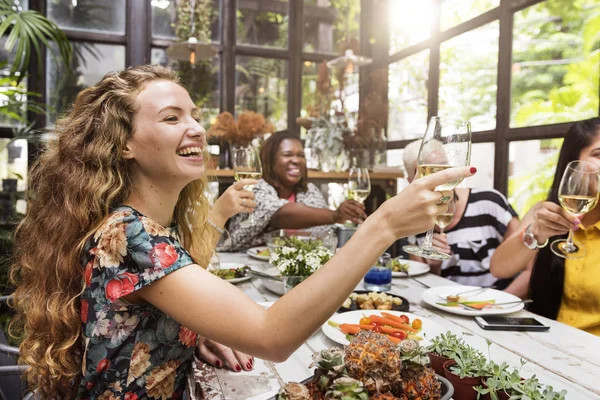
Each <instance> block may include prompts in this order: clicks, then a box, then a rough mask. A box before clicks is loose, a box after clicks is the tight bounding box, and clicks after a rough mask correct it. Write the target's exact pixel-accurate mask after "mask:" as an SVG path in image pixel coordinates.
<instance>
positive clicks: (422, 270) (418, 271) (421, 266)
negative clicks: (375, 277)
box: [392, 258, 431, 278]
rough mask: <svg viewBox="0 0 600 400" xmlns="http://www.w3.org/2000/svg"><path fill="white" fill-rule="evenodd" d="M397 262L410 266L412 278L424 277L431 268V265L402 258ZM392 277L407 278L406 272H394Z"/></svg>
mask: <svg viewBox="0 0 600 400" xmlns="http://www.w3.org/2000/svg"><path fill="white" fill-rule="evenodd" d="M396 260H398V261H400V262H401V263H402V264H408V274H409V275H410V276H417V275H423V274H426V273H428V272H429V270H430V269H431V268H429V265H427V264H425V263H422V262H419V261H413V260H404V259H401V258H397V259H396ZM392 277H394V278H407V276H406V274H405V273H404V272H392Z"/></svg>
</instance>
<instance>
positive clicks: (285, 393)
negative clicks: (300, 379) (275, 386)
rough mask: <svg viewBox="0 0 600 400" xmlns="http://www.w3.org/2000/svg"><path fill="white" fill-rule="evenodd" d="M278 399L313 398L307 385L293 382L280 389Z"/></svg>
mask: <svg viewBox="0 0 600 400" xmlns="http://www.w3.org/2000/svg"><path fill="white" fill-rule="evenodd" d="M277 400H311V396H310V392H309V391H308V388H307V387H306V386H304V385H303V384H301V383H295V382H291V383H286V384H285V386H283V387H282V388H281V389H279V393H277Z"/></svg>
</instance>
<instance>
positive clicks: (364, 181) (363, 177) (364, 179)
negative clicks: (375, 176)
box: [348, 166, 371, 204]
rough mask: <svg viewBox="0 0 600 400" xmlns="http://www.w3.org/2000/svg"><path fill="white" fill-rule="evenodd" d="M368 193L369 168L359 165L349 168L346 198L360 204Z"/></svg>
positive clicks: (369, 188) (369, 186)
mask: <svg viewBox="0 0 600 400" xmlns="http://www.w3.org/2000/svg"><path fill="white" fill-rule="evenodd" d="M370 193H371V179H370V178H369V170H368V169H367V168H362V167H359V166H356V167H352V168H350V172H349V173H348V198H349V199H351V200H355V201H357V202H359V203H361V204H362V203H364V201H365V200H366V199H367V197H369V194H370Z"/></svg>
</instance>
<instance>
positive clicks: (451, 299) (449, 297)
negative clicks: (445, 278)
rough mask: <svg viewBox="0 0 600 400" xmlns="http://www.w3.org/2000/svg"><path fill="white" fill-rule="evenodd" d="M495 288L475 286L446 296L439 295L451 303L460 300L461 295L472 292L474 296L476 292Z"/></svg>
mask: <svg viewBox="0 0 600 400" xmlns="http://www.w3.org/2000/svg"><path fill="white" fill-rule="evenodd" d="M494 288H495V286H490V287H477V288H474V289H469V290H464V291H462V292H458V293H456V294H449V295H447V296H446V297H444V296H441V295H439V294H438V295H437V297H439V298H440V299H442V300H446V301H448V302H450V303H455V302H457V301H459V300H460V296H462V295H464V294H470V295H472V296H473V295H476V294H480V293H483V292H485V291H486V290H488V289H494Z"/></svg>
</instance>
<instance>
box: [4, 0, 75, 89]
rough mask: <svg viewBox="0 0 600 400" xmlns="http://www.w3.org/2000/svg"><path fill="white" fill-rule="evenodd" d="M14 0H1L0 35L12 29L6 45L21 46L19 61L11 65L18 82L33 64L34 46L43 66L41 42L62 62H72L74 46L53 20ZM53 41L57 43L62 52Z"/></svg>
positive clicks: (16, 56) (11, 47) (10, 47)
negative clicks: (17, 5) (20, 6)
mask: <svg viewBox="0 0 600 400" xmlns="http://www.w3.org/2000/svg"><path fill="white" fill-rule="evenodd" d="M12 6H13V2H12V1H11V0H0V20H1V21H2V22H1V23H0V36H3V35H4V34H6V32H9V34H8V38H7V40H6V43H5V44H4V48H5V49H6V50H7V51H9V52H10V51H12V50H13V48H15V46H16V47H17V51H16V55H15V61H14V63H13V65H12V68H11V74H12V75H14V76H15V77H16V79H17V81H20V80H22V79H23V77H24V76H25V72H26V71H27V68H28V67H29V61H30V58H31V52H32V47H33V51H35V54H36V55H37V59H38V67H39V68H40V69H41V67H42V63H43V60H42V53H41V45H45V46H46V47H47V48H48V49H50V52H51V54H52V56H53V57H54V58H61V60H62V62H64V63H65V64H66V65H69V62H70V60H71V56H72V53H73V49H72V47H71V44H70V43H69V40H68V39H67V37H66V35H65V34H64V32H63V31H62V30H60V28H59V27H58V26H57V25H56V24H55V23H54V22H52V21H50V20H49V19H47V18H46V17H44V16H43V15H42V14H40V13H39V12H37V11H34V10H26V11H19V10H14V9H13V7H12ZM50 42H55V43H56V45H57V47H58V54H56V52H55V50H54V49H53V47H52V46H49V44H50Z"/></svg>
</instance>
